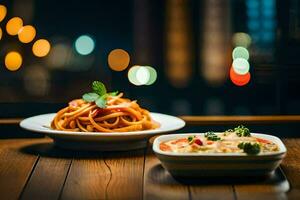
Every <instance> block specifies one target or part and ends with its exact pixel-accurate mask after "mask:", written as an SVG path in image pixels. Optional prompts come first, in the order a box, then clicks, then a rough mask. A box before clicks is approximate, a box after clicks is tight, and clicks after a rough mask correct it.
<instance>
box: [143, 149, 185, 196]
mask: <svg viewBox="0 0 300 200" xmlns="http://www.w3.org/2000/svg"><path fill="white" fill-rule="evenodd" d="M144 199H145V200H152V199H164V200H168V199H170V200H176V199H180V200H184V199H189V188H188V186H187V185H182V184H180V183H179V182H178V181H177V180H175V179H174V178H173V177H172V176H171V175H170V174H169V173H168V172H167V171H166V170H165V169H164V168H163V167H162V166H161V164H160V161H159V160H158V159H157V158H156V156H155V155H154V153H153V151H152V144H149V147H148V149H147V154H146V160H145V170H144Z"/></svg>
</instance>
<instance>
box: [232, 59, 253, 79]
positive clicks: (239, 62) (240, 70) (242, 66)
mask: <svg viewBox="0 0 300 200" xmlns="http://www.w3.org/2000/svg"><path fill="white" fill-rule="evenodd" d="M232 67H233V70H234V71H235V72H236V73H237V74H240V75H244V74H247V73H248V72H249V69H250V65H249V63H248V61H247V60H246V59H244V58H237V59H234V61H233V63H232Z"/></svg>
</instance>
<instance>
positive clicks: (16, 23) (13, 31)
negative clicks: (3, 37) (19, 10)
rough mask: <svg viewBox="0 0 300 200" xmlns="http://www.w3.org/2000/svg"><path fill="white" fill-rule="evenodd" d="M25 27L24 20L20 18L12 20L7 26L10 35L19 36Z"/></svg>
mask: <svg viewBox="0 0 300 200" xmlns="http://www.w3.org/2000/svg"><path fill="white" fill-rule="evenodd" d="M22 27H23V20H22V19H21V18H20V17H13V18H11V19H10V20H9V21H8V22H7V24H6V31H7V33H8V34H9V35H17V34H18V32H19V31H20V29H21V28H22Z"/></svg>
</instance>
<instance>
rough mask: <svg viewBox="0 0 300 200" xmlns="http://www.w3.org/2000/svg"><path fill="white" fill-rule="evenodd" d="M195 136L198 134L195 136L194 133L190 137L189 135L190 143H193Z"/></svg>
mask: <svg viewBox="0 0 300 200" xmlns="http://www.w3.org/2000/svg"><path fill="white" fill-rule="evenodd" d="M195 137H196V136H194V135H193V136H189V137H188V141H189V143H191V142H192V141H193V140H194V138H195Z"/></svg>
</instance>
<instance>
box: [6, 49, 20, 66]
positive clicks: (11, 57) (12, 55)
mask: <svg viewBox="0 0 300 200" xmlns="http://www.w3.org/2000/svg"><path fill="white" fill-rule="evenodd" d="M21 65H22V56H21V54H20V53H18V52H16V51H11V52H9V53H8V54H7V55H6V56H5V66H6V68H7V69H8V70H10V71H16V70H18V69H19V68H20V67H21Z"/></svg>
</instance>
